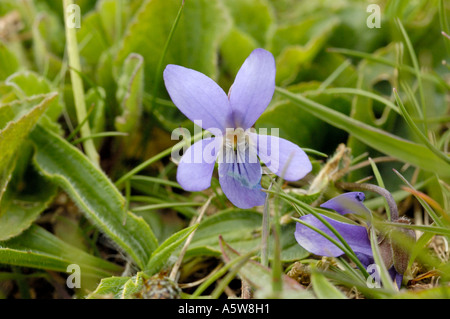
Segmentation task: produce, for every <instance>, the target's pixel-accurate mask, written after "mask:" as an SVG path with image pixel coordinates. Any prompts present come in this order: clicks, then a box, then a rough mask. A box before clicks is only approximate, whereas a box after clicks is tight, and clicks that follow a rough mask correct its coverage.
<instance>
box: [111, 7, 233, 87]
mask: <svg viewBox="0 0 450 319" xmlns="http://www.w3.org/2000/svg"><path fill="white" fill-rule="evenodd" d="M180 5H181V1H166V0H151V1H145V2H144V3H143V5H142V7H141V8H140V10H139V11H138V12H137V13H136V15H135V18H134V20H133V21H132V22H130V24H129V26H128V29H127V31H126V33H125V36H124V38H123V41H122V42H121V43H120V45H119V48H120V49H119V52H118V54H117V59H116V66H117V67H121V66H122V65H123V62H124V60H125V59H126V58H127V57H128V56H129V55H130V53H138V54H140V55H142V56H143V57H145V68H144V74H145V79H146V91H147V92H148V93H151V91H152V90H151V88H152V86H151V85H152V84H153V83H154V80H155V79H156V77H161V76H162V74H155V73H156V70H157V67H158V62H159V59H160V57H161V55H162V52H163V48H164V45H165V43H166V40H167V38H168V35H169V32H170V30H171V28H172V23H173V21H174V19H175V17H176V16H177V13H178V11H179V8H180ZM228 28H229V17H228V15H226V10H224V8H223V7H222V4H221V2H220V1H218V0H191V1H186V2H185V8H184V10H183V14H182V16H181V19H180V21H179V23H178V27H177V29H176V31H175V33H174V35H173V39H172V42H171V45H170V47H169V49H168V52H167V55H166V59H165V61H164V63H165V64H168V63H173V64H178V65H182V66H185V67H188V68H192V69H195V70H197V71H199V72H202V73H204V74H206V75H208V76H210V77H215V76H216V75H217V54H216V52H217V48H218V45H219V44H220V41H221V39H222V37H223V35H224V34H226V32H227V30H228ZM159 89H160V88H158V90H159Z"/></svg>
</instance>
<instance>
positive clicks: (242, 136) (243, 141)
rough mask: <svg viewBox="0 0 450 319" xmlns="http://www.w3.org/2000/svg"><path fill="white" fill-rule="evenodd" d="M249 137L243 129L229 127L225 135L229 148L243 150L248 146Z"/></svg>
mask: <svg viewBox="0 0 450 319" xmlns="http://www.w3.org/2000/svg"><path fill="white" fill-rule="evenodd" d="M248 142H249V138H248V135H247V134H246V132H245V131H244V130H243V129H241V128H238V129H227V130H226V135H225V146H226V148H227V150H233V151H243V150H245V149H246V147H248Z"/></svg>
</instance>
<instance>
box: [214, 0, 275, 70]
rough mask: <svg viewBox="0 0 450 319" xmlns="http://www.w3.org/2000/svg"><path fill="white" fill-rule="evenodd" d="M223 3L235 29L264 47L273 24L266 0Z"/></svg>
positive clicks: (232, 0)
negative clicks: (228, 11)
mask: <svg viewBox="0 0 450 319" xmlns="http://www.w3.org/2000/svg"><path fill="white" fill-rule="evenodd" d="M223 3H224V4H225V6H226V7H227V8H228V9H229V10H230V13H231V16H232V18H233V21H234V25H235V27H236V28H238V29H239V30H241V31H242V32H243V33H245V34H248V35H250V36H251V37H252V38H253V39H255V40H256V42H257V44H258V45H259V46H260V47H264V46H265V43H266V39H267V34H268V31H269V29H270V27H271V26H272V24H273V22H274V17H273V12H272V8H271V6H270V5H269V3H268V2H267V1H266V0H223ZM236 51H237V52H236V53H238V50H236ZM242 62H243V61H242Z"/></svg>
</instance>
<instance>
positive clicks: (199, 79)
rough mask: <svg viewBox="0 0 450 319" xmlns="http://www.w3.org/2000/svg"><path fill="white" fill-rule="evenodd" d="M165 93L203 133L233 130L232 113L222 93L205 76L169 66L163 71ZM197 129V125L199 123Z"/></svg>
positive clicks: (180, 67) (186, 69) (193, 71)
mask: <svg viewBox="0 0 450 319" xmlns="http://www.w3.org/2000/svg"><path fill="white" fill-rule="evenodd" d="M164 82H165V84H166V89H167V92H168V93H169V95H170V98H171V99H172V101H173V103H175V105H176V106H177V107H178V109H179V110H180V111H181V112H182V113H183V114H184V115H186V117H187V118H189V119H190V120H191V121H193V122H196V123H197V122H199V121H201V127H203V128H204V129H206V130H207V129H210V128H215V129H219V130H220V131H222V132H224V131H225V129H226V128H227V127H232V121H231V117H232V110H231V106H230V103H229V101H228V97H227V95H226V94H225V92H224V91H223V90H222V89H221V88H220V87H219V86H218V85H217V84H216V83H215V82H214V81H213V80H212V79H210V78H209V77H207V76H206V75H204V74H202V73H200V72H197V71H195V70H191V69H188V68H185V67H182V66H178V65H173V64H169V65H167V67H166V69H165V70H164ZM199 125H200V123H199Z"/></svg>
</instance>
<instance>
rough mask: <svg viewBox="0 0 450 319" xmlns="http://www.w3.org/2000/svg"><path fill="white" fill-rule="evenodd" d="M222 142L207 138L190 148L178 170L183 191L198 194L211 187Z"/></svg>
mask: <svg viewBox="0 0 450 319" xmlns="http://www.w3.org/2000/svg"><path fill="white" fill-rule="evenodd" d="M220 142H221V140H220V139H218V138H206V139H203V140H200V141H198V142H196V143H194V144H193V145H192V146H191V147H189V148H188V150H187V151H186V153H185V154H184V155H183V157H182V158H181V160H180V163H179V165H178V169H177V181H178V184H180V185H181V187H183V189H185V190H187V191H190V192H196V191H201V190H204V189H206V188H208V187H209V186H210V185H211V176H212V173H213V170H214V164H215V161H216V158H217V154H218V150H219V145H220Z"/></svg>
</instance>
